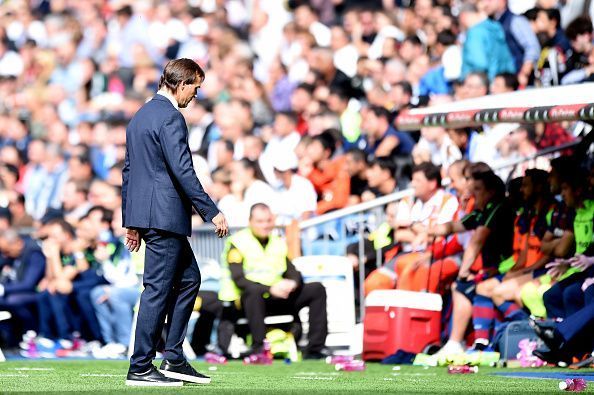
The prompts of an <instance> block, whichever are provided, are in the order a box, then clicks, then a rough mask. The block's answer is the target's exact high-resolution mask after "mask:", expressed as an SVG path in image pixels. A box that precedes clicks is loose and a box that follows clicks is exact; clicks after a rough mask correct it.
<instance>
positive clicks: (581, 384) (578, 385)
mask: <svg viewBox="0 0 594 395" xmlns="http://www.w3.org/2000/svg"><path fill="white" fill-rule="evenodd" d="M586 386H587V383H586V380H584V379H566V380H565V381H561V382H560V383H559V389H560V390H562V391H571V392H582V391H585V390H586Z"/></svg>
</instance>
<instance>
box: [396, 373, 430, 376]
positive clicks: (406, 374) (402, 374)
mask: <svg viewBox="0 0 594 395" xmlns="http://www.w3.org/2000/svg"><path fill="white" fill-rule="evenodd" d="M391 374H392V376H437V373H391Z"/></svg>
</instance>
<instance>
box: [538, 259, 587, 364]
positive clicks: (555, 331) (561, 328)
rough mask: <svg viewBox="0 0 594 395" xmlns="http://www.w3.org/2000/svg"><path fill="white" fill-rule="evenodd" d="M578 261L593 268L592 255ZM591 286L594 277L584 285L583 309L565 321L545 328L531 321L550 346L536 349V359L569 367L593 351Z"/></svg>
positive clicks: (582, 291)
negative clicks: (574, 361) (576, 359)
mask: <svg viewBox="0 0 594 395" xmlns="http://www.w3.org/2000/svg"><path fill="white" fill-rule="evenodd" d="M579 261H580V262H581V263H582V264H583V265H589V267H590V268H591V267H593V266H592V265H594V261H593V260H592V257H591V256H585V255H581V256H580V258H579ZM591 271H592V270H591ZM592 284H594V277H590V278H588V279H586V280H585V281H584V282H583V285H582V286H581V289H580V290H579V291H581V295H579V296H580V297H581V299H583V305H584V307H583V308H581V309H580V310H577V311H576V312H574V313H573V314H571V315H569V316H567V317H566V318H565V319H564V320H563V321H562V322H560V323H557V322H553V324H552V325H545V324H544V323H541V322H537V321H532V322H531V323H532V324H533V325H532V326H533V328H534V329H535V332H536V334H537V335H538V336H539V337H540V338H541V339H542V340H543V341H544V343H545V345H546V346H547V347H548V350H547V349H542V348H541V349H537V350H534V351H533V354H534V355H535V356H537V357H538V358H540V359H542V360H543V361H546V362H548V363H550V364H558V363H559V362H563V363H564V364H565V366H567V365H568V364H570V363H571V362H572V361H573V360H574V358H575V357H577V358H582V357H583V356H584V355H590V354H591V351H592V349H594V342H593V341H592V335H591V334H592V330H593V329H594V326H593V325H594V287H593V286H592ZM579 291H578V293H579ZM581 302H582V301H581V300H580V304H582V303H581ZM592 359H593V358H592V357H589V358H587V359H586V360H585V361H584V362H589V364H591V363H592ZM560 366H563V365H560ZM581 366H584V365H583V364H582V365H581Z"/></svg>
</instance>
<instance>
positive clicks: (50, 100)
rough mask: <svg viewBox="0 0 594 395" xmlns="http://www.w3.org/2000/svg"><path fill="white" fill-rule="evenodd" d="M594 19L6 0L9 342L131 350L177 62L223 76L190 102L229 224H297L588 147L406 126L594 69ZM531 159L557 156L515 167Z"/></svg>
mask: <svg viewBox="0 0 594 395" xmlns="http://www.w3.org/2000/svg"><path fill="white" fill-rule="evenodd" d="M593 13H594V4H592V3H591V2H589V1H580V0H571V1H570V0H567V1H561V0H538V1H536V0H521V1H511V0H510V1H509V4H508V1H506V0H465V1H462V0H416V1H413V0H409V1H407V0H332V1H329V0H328V1H324V0H288V1H281V0H189V1H185V0H169V1H150V0H137V1H120V0H117V1H116V0H114V1H108V0H89V1H75V0H51V1H50V0H29V1H24V0H23V1H18V0H8V1H3V2H1V5H0V252H1V253H2V256H3V263H1V264H0V266H2V267H3V269H2V271H1V272H0V284H2V285H0V310H3V309H9V310H11V311H12V312H13V315H15V316H16V317H17V318H18V319H16V320H12V321H11V323H10V325H9V326H8V327H6V326H4V327H3V329H4V330H3V332H2V334H3V335H2V338H0V342H4V343H8V344H11V345H15V344H16V343H18V341H19V340H20V338H21V335H22V334H23V333H24V332H25V331H26V330H28V329H34V330H35V331H36V332H37V334H38V335H39V337H40V338H42V339H46V340H48V342H46V343H47V344H46V345H47V346H48V347H46V348H47V349H49V350H52V351H51V352H53V353H54V354H55V352H56V350H60V349H63V350H72V349H73V348H76V345H73V342H74V343H76V342H77V341H80V337H79V336H82V338H84V339H85V340H86V341H88V342H90V341H95V342H98V343H96V344H94V346H98V345H100V344H101V345H107V346H109V347H107V346H104V347H103V348H101V350H103V352H104V354H101V353H99V354H98V355H100V356H101V355H121V354H123V353H124V352H125V349H126V347H127V345H128V342H129V337H130V327H131V323H132V308H133V306H134V305H135V303H136V300H137V298H138V295H139V292H140V289H139V287H140V285H139V283H138V280H137V276H136V274H137V271H138V265H137V264H136V262H135V260H134V259H133V258H132V257H131V256H130V254H129V253H128V252H127V251H126V250H125V248H122V243H121V236H122V229H121V209H120V207H121V198H120V188H121V169H122V165H123V159H124V155H125V136H126V135H125V130H126V125H127V122H128V121H129V119H130V118H131V117H132V115H133V114H134V113H135V112H136V111H137V110H138V109H139V108H140V106H141V105H142V104H143V103H144V102H145V101H146V100H147V99H150V98H151V97H152V96H153V95H154V94H155V92H156V90H157V85H158V81H159V77H160V75H161V72H162V70H163V67H164V65H165V64H166V62H167V61H168V60H170V59H175V58H180V57H186V58H191V59H194V60H196V61H197V62H198V63H199V64H200V65H201V66H202V67H203V68H204V69H205V71H206V79H205V81H204V84H203V86H202V89H201V90H200V91H199V94H198V96H199V97H198V98H197V100H195V101H193V102H192V103H191V104H190V105H189V106H188V108H187V109H186V110H184V111H183V113H184V116H185V118H186V120H187V123H188V130H189V144H190V148H191V151H192V153H193V156H194V165H195V168H196V173H197V174H198V177H199V178H200V180H201V182H202V183H203V185H204V186H205V188H206V190H207V191H208V192H209V194H210V195H211V196H212V197H213V199H214V200H215V201H216V202H217V204H218V206H219V208H220V209H221V211H222V212H223V213H225V215H226V216H227V218H228V220H229V221H230V225H231V226H235V227H242V226H246V225H247V223H248V216H249V209H250V207H251V206H252V205H254V204H255V203H265V204H267V205H268V206H270V207H271V209H272V211H273V213H274V214H275V216H276V221H277V224H278V225H286V224H289V223H290V222H291V221H293V220H298V221H299V220H304V219H307V218H311V217H314V216H317V215H321V214H324V213H327V212H330V211H333V210H336V209H340V208H343V207H347V206H349V205H353V204H357V203H360V202H363V201H369V200H372V199H374V198H376V197H379V196H383V195H386V194H389V193H392V192H394V191H397V190H401V189H404V188H406V187H408V186H409V183H410V181H411V179H413V173H414V172H413V168H414V169H416V172H417V173H419V172H420V173H422V174H423V177H422V178H423V179H422V180H421V181H417V183H416V184H415V183H414V182H413V186H416V187H419V185H421V184H419V183H420V182H426V183H427V182H429V183H430V182H431V181H434V180H436V179H437V178H436V177H439V180H441V178H442V177H443V178H445V177H448V176H449V175H450V174H449V172H448V170H449V167H450V165H452V164H453V163H460V162H459V160H461V159H465V160H468V161H470V162H478V161H481V162H484V163H485V164H487V165H489V166H496V165H497V163H499V161H502V160H508V159H514V158H521V157H525V156H528V155H531V154H534V153H535V152H537V151H538V150H540V149H543V148H547V147H551V146H556V145H559V144H562V143H566V142H570V141H572V140H573V139H574V133H573V132H574V129H573V126H574V125H573V124H570V123H563V124H560V123H546V124H545V123H540V124H539V123H537V124H534V125H519V124H501V125H496V126H488V125H485V126H483V127H479V128H465V129H446V128H442V127H426V128H423V129H421V130H419V131H416V132H404V131H400V130H398V128H397V125H396V123H395V119H396V116H397V115H398V114H399V113H401V112H402V111H405V110H407V109H411V108H415V107H423V106H428V105H431V104H434V103H447V102H451V101H456V100H461V99H471V98H476V97H480V96H484V95H487V94H490V93H491V94H498V93H505V92H512V91H516V90H520V89H535V88H539V87H547V86H554V85H562V84H575V83H580V82H587V81H592V80H593V78H594V77H593V75H594V47H593V45H592V39H593V37H592V31H593V26H592V20H591V15H592V14H593ZM427 162H429V163H431V164H433V165H435V166H438V168H437V169H438V170H437V174H435V172H434V171H432V170H431V169H429V170H427V169H425V170H422V171H419V170H418V165H422V164H424V163H425V164H427ZM414 166H417V167H414ZM421 167H422V166H421ZM458 167H460V166H458ZM527 168H539V169H542V170H545V171H548V170H549V169H550V164H549V161H548V160H547V159H540V158H539V159H537V160H533V161H530V162H527V163H525V164H523V165H522V166H519V167H517V168H515V169H514V170H513V171H509V170H500V171H498V172H497V175H498V176H499V177H501V178H502V179H503V180H504V181H507V180H509V179H513V178H516V177H519V176H523V175H524V171H525V170H526V169H527ZM457 171H458V172H461V171H462V170H461V169H458V170H457ZM422 185H425V184H422ZM419 193H420V194H421V195H423V193H425V194H427V193H430V192H427V191H425V192H422V191H421V192H419ZM429 196H432V195H429ZM440 207H441V206H440ZM452 207H453V202H452ZM450 211H451V213H450V214H452V215H449V214H448V215H449V216H446V217H447V218H446V219H447V220H451V219H452V218H453V214H454V212H455V211H456V210H455V207H453V209H452V210H450ZM401 213H404V211H401ZM401 215H404V214H401ZM447 220H444V221H441V222H447ZM200 225H201V224H200V220H199V218H198V217H197V216H196V219H195V226H196V227H198V226H200ZM23 234H26V235H28V236H27V237H23V236H20V235H23ZM417 244H419V243H417ZM23 262H27V263H26V264H24V263H23ZM25 268H26V269H27V270H25ZM15 284H19V285H18V286H19V287H21V288H18V289H15V288H14V287H13V288H12V289H11V286H14V285H15ZM56 295H58V297H56ZM73 299H74V300H75V303H73V302H72V300H73ZM73 305H74V311H70V310H71V309H72V308H73ZM73 317H74V318H73ZM73 333H74V334H77V335H73ZM51 339H53V340H59V341H58V342H57V343H58V344H59V347H55V344H57V343H54V342H53V341H52V340H51ZM60 342H61V343H60ZM106 347H107V349H106ZM91 348H92V347H91ZM89 349H90V348H89ZM95 349H97V347H95ZM27 352H28V351H27ZM32 356H39V354H35V355H32Z"/></svg>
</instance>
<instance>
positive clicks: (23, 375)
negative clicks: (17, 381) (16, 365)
mask: <svg viewBox="0 0 594 395" xmlns="http://www.w3.org/2000/svg"><path fill="white" fill-rule="evenodd" d="M0 377H29V375H28V374H0Z"/></svg>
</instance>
